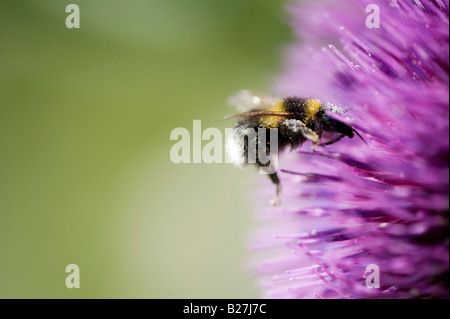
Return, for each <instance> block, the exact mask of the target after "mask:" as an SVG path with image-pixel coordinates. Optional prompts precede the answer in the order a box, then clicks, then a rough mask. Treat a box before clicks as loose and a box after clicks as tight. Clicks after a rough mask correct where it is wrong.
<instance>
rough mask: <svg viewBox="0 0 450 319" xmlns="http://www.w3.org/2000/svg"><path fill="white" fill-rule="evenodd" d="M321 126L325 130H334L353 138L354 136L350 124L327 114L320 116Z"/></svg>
mask: <svg viewBox="0 0 450 319" xmlns="http://www.w3.org/2000/svg"><path fill="white" fill-rule="evenodd" d="M322 128H323V130H324V131H327V132H336V133H340V134H343V135H345V136H348V137H349V138H353V137H354V136H355V130H354V129H353V127H351V126H350V125H347V124H345V123H342V122H341V121H338V120H335V119H333V118H331V117H329V116H328V115H325V116H324V117H323V118H322Z"/></svg>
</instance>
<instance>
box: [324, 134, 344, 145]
mask: <svg viewBox="0 0 450 319" xmlns="http://www.w3.org/2000/svg"><path fill="white" fill-rule="evenodd" d="M344 136H345V135H344V134H340V135H339V136H338V137H336V138H334V139H332V140H329V141H328V142H325V143H320V144H319V146H325V145H331V144H334V143H336V142H337V141H340V140H341V139H342V138H343V137H344Z"/></svg>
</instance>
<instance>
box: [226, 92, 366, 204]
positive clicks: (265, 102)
mask: <svg viewBox="0 0 450 319" xmlns="http://www.w3.org/2000/svg"><path fill="white" fill-rule="evenodd" d="M229 103H230V104H231V105H233V106H235V107H236V108H237V110H238V111H240V112H241V113H238V114H235V115H231V116H227V117H226V118H225V119H230V118H239V119H240V120H238V121H237V123H236V124H235V126H234V128H233V131H232V134H231V135H232V136H228V137H227V140H226V154H227V156H228V159H229V162H232V163H234V164H235V165H236V166H242V165H245V164H249V162H248V155H249V145H250V143H253V145H257V147H258V149H264V150H265V152H266V154H268V155H270V140H269V139H265V138H264V141H262V142H261V141H260V139H259V137H258V132H262V131H264V130H265V131H266V133H267V134H269V131H270V129H272V128H276V129H278V149H283V148H285V147H286V146H291V149H294V148H296V147H299V146H301V145H302V144H303V143H305V142H306V141H311V142H312V144H313V149H314V148H315V147H316V146H326V145H331V144H333V143H336V142H338V141H339V140H341V139H342V138H344V137H348V138H353V137H354V136H355V134H356V135H357V136H358V137H359V138H361V140H362V141H364V142H365V140H364V139H363V138H362V136H361V135H360V134H359V133H358V132H357V131H356V130H355V129H354V128H353V127H351V126H349V125H347V124H345V123H343V122H341V121H338V120H336V119H334V118H332V117H330V116H328V115H327V114H326V112H327V111H328V110H331V111H333V112H335V113H343V110H342V109H341V108H339V107H336V106H331V105H323V104H322V103H321V102H320V101H319V100H316V99H309V98H298V97H287V98H283V99H276V98H273V97H271V96H268V95H262V94H257V93H254V92H252V91H248V90H243V91H240V92H239V93H237V94H236V95H235V96H233V97H231V98H230V100H229ZM249 131H253V132H255V133H256V135H253V137H250V136H251V135H249V134H248V132H249ZM267 134H266V136H267ZM322 139H325V140H324V141H323V140H322ZM366 144H367V143H366ZM272 155H273V154H272ZM271 162H272V160H271V161H269V162H267V161H262V160H261V158H260V155H259V153H258V154H256V161H255V162H254V165H256V166H257V167H259V168H261V169H262V170H267V171H268V172H269V171H270V173H267V174H268V176H269V178H270V179H271V181H272V182H273V183H274V184H275V185H276V196H275V199H274V201H273V203H277V202H278V200H279V195H280V191H281V187H280V179H279V177H278V175H277V173H276V170H275V171H274V172H271V170H270V168H271V166H272V165H273V163H271Z"/></svg>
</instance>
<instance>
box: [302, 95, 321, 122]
mask: <svg viewBox="0 0 450 319" xmlns="http://www.w3.org/2000/svg"><path fill="white" fill-rule="evenodd" d="M319 110H320V101H319V100H314V99H310V100H308V101H306V108H305V117H306V118H305V120H306V121H307V122H308V121H311V120H312V119H313V118H314V116H316V114H317V112H319Z"/></svg>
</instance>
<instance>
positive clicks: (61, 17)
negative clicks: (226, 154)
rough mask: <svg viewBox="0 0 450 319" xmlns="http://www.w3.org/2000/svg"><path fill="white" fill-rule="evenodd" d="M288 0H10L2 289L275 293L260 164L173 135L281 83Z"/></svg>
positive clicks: (158, 294)
mask: <svg viewBox="0 0 450 319" xmlns="http://www.w3.org/2000/svg"><path fill="white" fill-rule="evenodd" d="M284 2H285V1H281V0H277V1H274V0H264V1H263V0H148V1H143V0H134V1H125V0H122V1H118V0H85V1H61V0H38V1H36V0H28V1H23V0H2V1H1V2H0V45H1V46H0V110H1V112H0V147H1V155H0V297H2V298H16V297H21V298H257V297H259V296H260V295H259V293H258V290H257V288H256V285H255V283H254V279H253V278H252V276H251V272H249V271H248V269H247V268H246V262H247V261H248V259H249V256H248V252H247V251H246V237H247V236H248V232H249V228H250V227H251V225H252V214H251V207H250V205H249V203H248V201H249V195H248V189H249V188H250V187H251V185H252V183H251V179H252V178H253V176H255V172H254V171H253V170H251V169H250V170H243V171H240V170H237V169H235V168H233V167H232V166H231V165H226V164H223V165H220V164H212V165H207V164H190V165H188V164H182V165H175V164H173V163H172V162H171V161H170V157H169V151H170V148H171V146H172V145H173V144H174V142H173V141H170V140H169V135H170V132H171V130H172V129H173V128H176V127H186V128H188V129H189V130H190V131H191V130H192V121H193V120H194V119H201V120H202V127H203V129H204V128H207V127H210V126H214V127H219V128H224V127H227V126H232V123H229V122H223V121H218V119H220V118H221V117H223V116H224V115H227V114H230V113H233V110H232V109H231V108H229V107H228V106H227V105H226V99H227V97H228V96H229V95H230V94H232V93H234V92H235V91H237V90H240V89H243V88H250V89H256V90H263V91H264V90H266V89H268V88H269V87H270V83H271V80H272V77H273V75H274V74H275V73H276V72H277V71H278V70H279V65H280V59H281V53H282V49H283V47H284V45H285V44H286V43H287V42H288V41H289V39H290V37H291V35H290V31H289V28H288V26H287V25H286V23H285V21H284V20H286V18H285V17H284V10H283V8H284ZM70 3H76V4H78V5H79V7H80V12H81V15H80V16H81V28H80V29H67V28H66V26H65V19H66V17H67V15H68V13H66V12H65V8H66V6H67V5H68V4H70ZM256 175H257V174H256ZM71 263H75V264H77V265H79V267H80V270H81V288H80V289H67V288H66V286H65V278H66V276H67V274H66V273H65V267H66V265H68V264H71Z"/></svg>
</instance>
